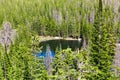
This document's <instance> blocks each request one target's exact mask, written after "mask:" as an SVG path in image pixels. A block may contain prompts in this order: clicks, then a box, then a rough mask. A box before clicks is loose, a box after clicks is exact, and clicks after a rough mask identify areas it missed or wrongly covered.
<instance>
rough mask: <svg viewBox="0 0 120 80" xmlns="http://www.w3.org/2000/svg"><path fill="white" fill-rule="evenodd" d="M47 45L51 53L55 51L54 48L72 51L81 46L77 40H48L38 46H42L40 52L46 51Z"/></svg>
mask: <svg viewBox="0 0 120 80" xmlns="http://www.w3.org/2000/svg"><path fill="white" fill-rule="evenodd" d="M47 45H49V46H50V49H51V50H52V51H55V50H56V48H61V49H67V48H71V50H72V51H74V50H76V49H78V48H79V49H80V48H81V44H80V42H79V41H78V40H64V39H59V40H49V41H43V42H41V43H40V44H39V46H42V47H43V48H42V51H45V50H46V46H47Z"/></svg>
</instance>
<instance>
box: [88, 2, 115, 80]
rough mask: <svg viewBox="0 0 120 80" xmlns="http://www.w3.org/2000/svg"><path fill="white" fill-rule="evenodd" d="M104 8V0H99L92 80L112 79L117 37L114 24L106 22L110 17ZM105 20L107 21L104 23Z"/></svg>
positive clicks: (92, 47) (92, 44)
mask: <svg viewBox="0 0 120 80" xmlns="http://www.w3.org/2000/svg"><path fill="white" fill-rule="evenodd" d="M106 14H107V12H106V11H105V10H103V5H102V0H99V8H98V11H97V14H96V17H95V23H94V26H93V33H92V40H91V52H90V64H91V65H92V66H93V67H94V68H95V70H94V73H95V74H93V73H92V74H91V76H90V78H89V79H90V80H110V78H111V71H110V69H111V68H112V61H113V57H114V53H115V51H114V50H115V38H114V31H113V30H112V24H110V25H108V24H107V23H106V22H107V21H108V20H109V19H110V18H109V17H108V14H107V15H106ZM104 22H105V23H104Z"/></svg>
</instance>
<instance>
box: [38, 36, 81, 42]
mask: <svg viewBox="0 0 120 80" xmlns="http://www.w3.org/2000/svg"><path fill="white" fill-rule="evenodd" d="M39 38H40V41H41V42H42V41H49V40H59V39H63V40H78V41H81V40H82V39H81V38H78V39H76V38H71V37H67V38H63V37H58V36H56V37H52V36H39Z"/></svg>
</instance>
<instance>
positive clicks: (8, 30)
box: [0, 22, 16, 80]
mask: <svg viewBox="0 0 120 80" xmlns="http://www.w3.org/2000/svg"><path fill="white" fill-rule="evenodd" d="M15 34H16V31H15V29H12V26H11V24H10V23H9V22H5V23H4V24H3V29H2V30H1V31H0V44H1V45H2V46H3V48H4V53H3V54H2V56H3V75H4V78H5V80H7V65H6V64H7V61H8V62H9V64H10V60H9V57H8V53H9V49H10V45H11V44H12V43H13V41H14V38H15Z"/></svg>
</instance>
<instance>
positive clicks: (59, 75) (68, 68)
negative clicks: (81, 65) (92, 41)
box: [53, 48, 78, 80]
mask: <svg viewBox="0 0 120 80" xmlns="http://www.w3.org/2000/svg"><path fill="white" fill-rule="evenodd" d="M76 65H77V63H76V55H75V54H74V53H73V52H72V51H71V49H69V48H68V49H67V50H63V51H60V52H58V53H56V57H55V59H54V62H53V69H54V70H53V75H54V76H56V77H55V80H67V79H70V80H75V79H77V78H78V72H77V69H76Z"/></svg>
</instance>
